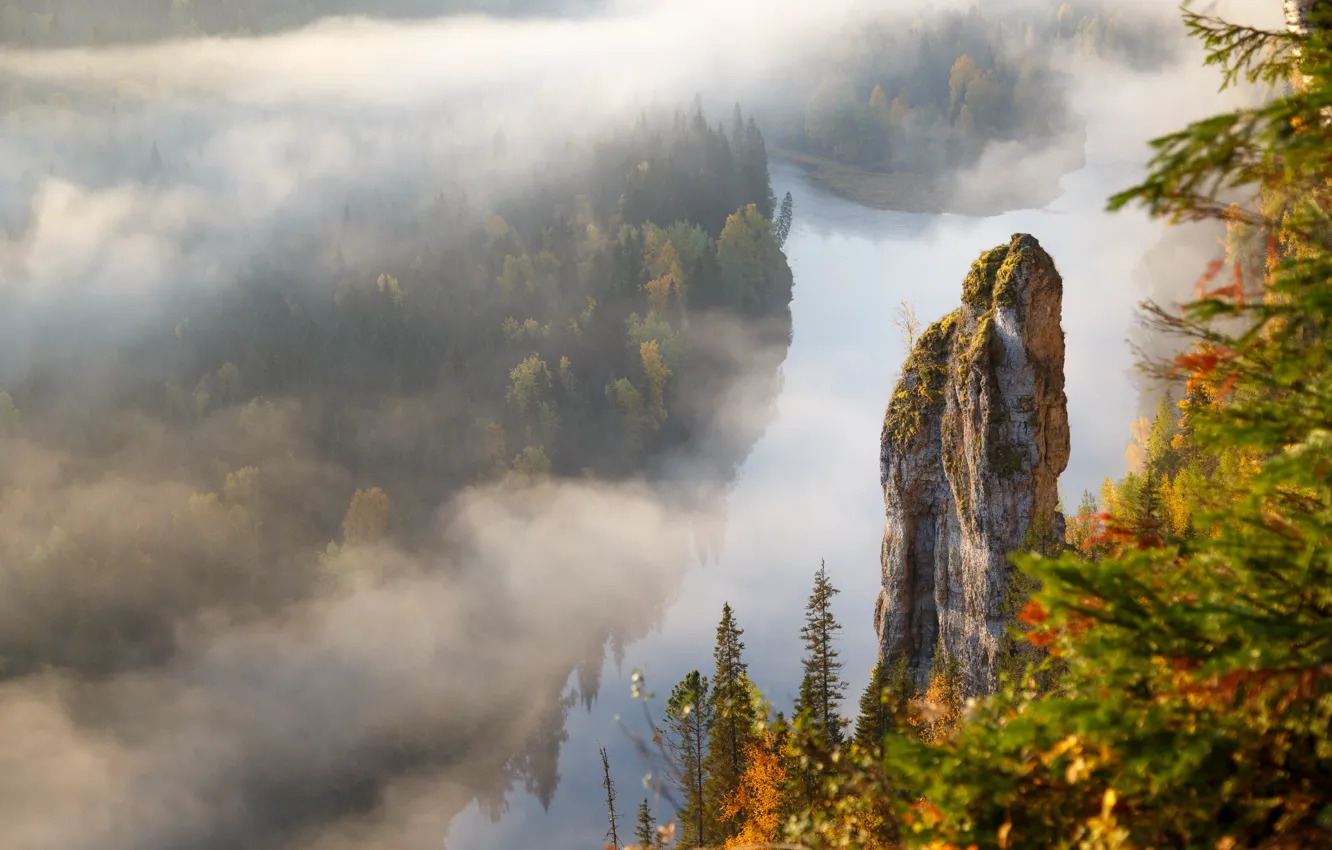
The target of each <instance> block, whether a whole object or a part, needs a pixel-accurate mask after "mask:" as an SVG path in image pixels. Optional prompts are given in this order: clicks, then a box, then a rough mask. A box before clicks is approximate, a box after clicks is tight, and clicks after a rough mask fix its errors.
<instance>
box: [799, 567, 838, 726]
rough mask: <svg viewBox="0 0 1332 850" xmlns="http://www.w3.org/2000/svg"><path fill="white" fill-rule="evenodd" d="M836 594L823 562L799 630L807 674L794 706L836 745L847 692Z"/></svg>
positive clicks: (817, 573) (816, 576)
mask: <svg viewBox="0 0 1332 850" xmlns="http://www.w3.org/2000/svg"><path fill="white" fill-rule="evenodd" d="M837 593H838V590H837V588H835V587H833V586H832V582H830V581H828V567H827V564H825V563H822V562H820V563H819V569H818V572H816V573H815V574H814V590H813V591H812V592H811V593H810V596H809V602H808V603H806V604H805V625H804V627H802V628H801V629H800V636H801V637H802V638H803V639H804V641H805V658H804V667H805V677H804V679H803V680H802V681H801V683H800V696H799V697H798V698H797V699H796V706H795V708H796V714H797V715H802V714H803V715H806V716H807V717H808V719H809V723H810V726H811V731H814V732H815V733H816V734H821V735H823V736H824V737H826V738H827V740H828V742H829V743H830V744H832V745H834V746H835V745H837V744H840V743H842V738H843V724H844V721H843V720H842V717H841V715H839V714H838V713H837V709H838V706H839V704H840V703H841V701H842V697H843V695H844V693H845V691H846V683H845V682H843V681H842V662H841V661H839V660H838V652H837V648H836V647H834V646H833V641H834V640H835V639H836V637H837V633H838V632H840V631H841V630H842V627H841V625H840V624H839V623H838V622H837V618H836V617H834V616H833V613H832V598H833V597H834V596H836V595H837Z"/></svg>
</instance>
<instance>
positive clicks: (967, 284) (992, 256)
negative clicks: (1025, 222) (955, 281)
mask: <svg viewBox="0 0 1332 850" xmlns="http://www.w3.org/2000/svg"><path fill="white" fill-rule="evenodd" d="M1007 257H1008V246H1007V245H1000V246H998V247H997V248H991V249H990V250H988V251H986V252H985V253H984V254H981V255H980V257H979V258H978V259H977V260H976V262H974V263H972V264H971V271H969V272H967V277H966V279H965V280H963V281H962V303H963V304H967V305H970V306H972V307H975V308H976V309H978V310H984V309H985V308H986V307H987V306H989V304H990V301H991V298H992V297H993V294H994V282H995V278H996V277H997V276H998V274H999V269H1000V268H1001V267H1002V265H1003V262H1004V260H1005V259H1007Z"/></svg>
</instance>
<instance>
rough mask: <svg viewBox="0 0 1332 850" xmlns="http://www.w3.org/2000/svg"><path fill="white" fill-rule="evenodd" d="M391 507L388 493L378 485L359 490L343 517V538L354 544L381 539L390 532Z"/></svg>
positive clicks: (353, 496)
mask: <svg viewBox="0 0 1332 850" xmlns="http://www.w3.org/2000/svg"><path fill="white" fill-rule="evenodd" d="M391 507H392V505H391V503H390V502H389V497H388V494H387V493H385V492H384V491H383V490H381V489H379V488H378V487H371V488H370V489H369V490H357V491H356V492H355V493H354V494H353V495H352V498H351V504H349V505H348V506H347V514H346V516H344V517H343V518H342V538H343V540H345V541H346V542H347V543H349V544H352V545H356V544H365V543H374V542H376V541H378V540H380V539H381V538H382V537H383V536H384V535H385V534H386V533H387V532H388V524H389V511H390V509H391Z"/></svg>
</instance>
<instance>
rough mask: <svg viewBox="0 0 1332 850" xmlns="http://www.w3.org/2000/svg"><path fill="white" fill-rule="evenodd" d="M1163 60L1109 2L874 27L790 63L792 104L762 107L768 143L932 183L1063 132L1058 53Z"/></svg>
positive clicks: (1147, 24) (1145, 25)
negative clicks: (1000, 150) (1013, 146)
mask: <svg viewBox="0 0 1332 850" xmlns="http://www.w3.org/2000/svg"><path fill="white" fill-rule="evenodd" d="M1172 52H1173V50H1172V43H1171V41H1170V39H1169V37H1168V35H1167V33H1166V31H1165V30H1163V29H1162V28H1161V27H1160V26H1159V25H1158V23H1156V22H1154V21H1151V20H1149V19H1146V18H1143V17H1141V16H1140V15H1139V14H1138V13H1137V12H1135V10H1133V9H1131V8H1124V7H1121V6H1117V5H1116V4H1105V3H1093V2H1075V3H1069V2H1052V3H1049V4H1037V5H1036V6H1034V7H1023V8H1020V9H1004V10H1000V11H989V10H987V9H986V8H982V6H980V5H973V6H972V7H971V8H970V9H969V10H968V11H966V12H955V11H945V12H942V13H940V14H938V15H934V16H931V17H928V18H920V19H918V20H916V21H914V22H909V23H908V22H904V21H903V20H900V19H898V18H884V19H882V20H877V21H871V22H870V23H868V24H865V25H860V26H857V27H855V28H854V29H848V30H847V31H846V32H844V33H842V35H841V37H840V38H839V39H838V41H837V43H836V44H835V45H833V46H832V47H830V49H828V50H827V51H824V52H820V53H818V54H816V55H815V56H814V57H811V58H809V59H807V60H806V61H805V62H804V63H803V64H799V65H798V68H799V70H798V72H793V74H792V77H793V78H794V79H793V82H792V84H791V85H790V87H789V91H791V92H792V93H793V94H798V95H799V96H800V97H802V98H803V100H802V101H801V102H799V103H787V104H781V105H778V104H774V105H772V107H771V109H772V112H773V117H772V119H771V120H772V123H773V127H772V135H773V137H774V140H775V143H776V144H777V145H779V146H780V147H781V148H782V149H784V150H788V151H792V152H795V153H798V154H800V153H803V154H811V155H815V156H819V157H825V158H828V159H831V160H833V161H835V162H838V163H842V164H845V165H849V166H854V167H857V168H860V169H864V170H867V171H872V172H889V173H903V174H910V175H916V176H921V177H936V178H937V177H939V176H941V175H945V174H948V173H950V172H952V171H955V170H957V169H960V168H965V167H968V166H971V165H973V164H975V163H976V161H977V160H978V159H979V158H980V156H981V154H982V153H983V152H984V150H985V148H986V146H987V145H989V144H991V143H995V142H1020V143H1021V144H1023V145H1025V146H1029V147H1035V148H1039V147H1044V146H1047V145H1051V144H1054V143H1056V142H1057V141H1059V140H1060V139H1062V137H1064V136H1065V135H1066V134H1068V133H1070V132H1073V131H1075V130H1076V128H1077V125H1078V119H1077V118H1076V116H1075V115H1074V113H1073V112H1072V111H1071V109H1070V104H1069V98H1068V92H1067V89H1068V86H1069V80H1068V75H1067V73H1066V71H1064V70H1061V60H1062V59H1066V58H1067V56H1069V55H1072V56H1077V57H1098V58H1104V59H1106V60H1109V61H1112V62H1116V63H1120V64H1123V65H1125V66H1127V67H1142V68H1152V67H1160V66H1161V65H1162V64H1163V63H1164V62H1165V61H1167V60H1168V59H1170V58H1171V56H1172Z"/></svg>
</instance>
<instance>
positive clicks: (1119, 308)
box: [447, 148, 1160, 848]
mask: <svg viewBox="0 0 1332 850" xmlns="http://www.w3.org/2000/svg"><path fill="white" fill-rule="evenodd" d="M1117 154H1118V152H1117V151H1116V150H1115V149H1113V148H1110V149H1105V150H1102V151H1096V150H1095V149H1090V150H1089V165H1088V166H1087V167H1085V168H1083V169H1082V170H1080V171H1078V172H1075V173H1073V174H1070V175H1068V176H1066V177H1065V178H1064V180H1063V195H1062V197H1061V198H1060V199H1059V200H1058V201H1056V202H1055V203H1053V204H1052V205H1051V206H1050V207H1048V208H1046V209H1043V210H1023V211H1017V212H1012V213H1008V214H1004V215H999V216H994V217H989V218H969V217H963V216H955V215H918V214H909V213H900V212H890V211H880V210H872V209H867V208H864V207H861V206H859V205H856V204H854V203H851V202H849V201H845V200H842V199H840V198H837V197H833V196H831V195H829V194H827V193H826V192H824V191H822V190H820V189H818V188H816V187H814V186H812V185H811V184H810V183H809V182H808V181H807V180H806V179H805V178H804V176H803V174H802V173H801V172H800V171H799V170H798V168H796V167H795V166H792V165H789V164H786V163H782V162H775V163H774V165H773V183H774V188H775V190H776V193H777V196H778V197H781V196H782V195H783V193H785V192H787V191H790V192H791V194H792V196H793V197H794V200H795V213H796V214H795V225H794V227H793V229H792V231H791V235H790V237H789V239H788V241H787V243H786V252H787V255H788V257H789V258H790V263H791V266H792V269H793V270H794V273H795V280H796V287H795V297H794V301H793V303H792V313H793V319H794V339H793V342H792V345H791V348H790V351H789V354H788V357H787V360H786V362H785V365H784V367H783V371H784V376H785V380H784V385H783V389H782V392H781V395H780V397H779V399H778V405H777V406H778V409H777V413H776V416H775V419H774V421H773V422H772V423H771V424H770V426H769V427H768V429H767V431H766V432H765V434H764V436H763V437H762V439H761V440H760V441H759V442H758V444H757V445H756V446H755V448H754V450H753V452H752V454H751V455H750V456H749V458H748V460H747V461H746V463H745V465H744V466H743V467H742V470H741V473H740V477H739V481H738V483H737V485H736V487H735V489H734V491H733V493H732V495H731V498H730V501H729V508H728V511H727V513H728V517H727V523H726V531H725V539H724V544H723V546H722V550H721V552H720V556H719V557H718V558H717V559H716V561H715V562H713V563H708V564H706V565H698V566H696V567H695V568H694V569H692V570H690V572H689V573H688V575H687V577H686V578H685V580H684V583H683V586H682V587H681V590H680V593H679V596H678V598H677V599H676V600H675V601H674V602H673V603H672V604H671V605H670V607H669V609H668V611H667V613H666V615H665V618H664V621H663V623H662V625H661V628H660V629H659V630H657V631H654V632H653V633H652V634H651V635H649V636H648V637H647V638H646V639H644V640H642V641H640V642H638V643H636V644H634V645H632V646H630V647H629V648H628V649H627V652H626V654H625V658H624V661H623V663H622V664H621V665H616V663H615V662H614V660H613V659H609V658H608V660H607V661H606V664H605V669H604V670H603V676H602V684H601V690H600V696H599V697H598V699H597V701H596V702H595V703H594V704H593V705H592V706H591V708H590V709H588V710H586V711H585V710H583V708H582V707H581V706H580V707H577V708H575V709H574V710H573V711H572V712H571V714H570V716H569V719H568V724H567V732H568V741H567V742H566V743H565V745H564V747H563V750H562V752H561V756H560V763H559V764H560V785H559V791H558V793H557V794H556V796H555V799H554V801H553V802H552V804H551V805H550V808H549V810H543V809H542V807H541V805H540V804H539V803H538V802H537V801H536V800H535V799H534V798H532V797H530V796H527V795H524V794H522V793H521V791H519V790H515V791H514V792H513V793H512V794H511V795H510V800H509V803H510V809H509V812H508V814H507V815H505V816H504V817H502V818H501V819H500V820H499V822H498V823H492V822H490V821H489V820H488V819H487V818H486V817H485V816H484V815H482V814H481V813H480V812H479V811H478V810H477V809H476V807H475V806H472V807H469V808H468V809H467V810H466V811H465V812H463V814H462V815H460V816H459V817H458V818H456V819H455V820H454V822H453V824H452V826H451V828H450V830H449V835H448V836H447V843H448V846H449V847H450V848H490V847H495V848H499V847H505V848H518V847H543V848H544V847H551V848H565V847H567V848H578V847H582V848H590V847H599V846H601V845H600V844H599V843H598V840H599V838H600V836H601V834H602V832H603V831H604V830H605V829H606V816H605V802H604V799H605V796H604V791H603V790H602V789H601V787H600V784H601V764H600V761H599V758H598V754H597V751H598V746H599V745H605V746H606V747H607V749H608V751H609V753H610V760H611V767H612V775H613V778H614V780H615V783H616V786H617V793H618V797H619V804H618V807H619V810H620V815H621V817H620V820H621V833H620V834H621V840H622V842H627V841H628V840H629V839H630V838H631V835H632V822H633V818H634V815H635V812H636V811H637V807H638V803H639V801H641V800H642V799H643V797H644V796H648V795H649V792H647V791H645V790H644V788H643V782H642V780H643V777H644V775H645V773H647V772H648V771H649V769H650V768H649V767H648V766H646V765H644V764H643V763H642V762H641V761H640V760H639V758H638V757H637V755H636V754H635V752H634V750H633V748H632V746H631V742H630V740H629V737H628V734H627V733H626V731H625V728H627V729H628V730H630V731H633V732H638V733H641V732H643V731H645V730H646V724H645V722H644V720H643V718H642V709H641V706H639V705H638V704H637V703H636V702H635V701H634V700H633V699H632V698H631V675H632V674H633V672H634V671H635V670H641V671H642V672H643V673H644V674H645V675H646V679H647V683H648V688H649V690H650V691H652V692H655V694H656V699H655V700H653V701H652V706H653V708H654V709H656V710H657V711H659V710H660V708H661V706H662V704H663V703H664V701H665V696H666V694H668V693H669V691H670V688H671V686H672V684H673V683H675V682H676V681H678V680H679V679H680V678H681V677H682V676H683V675H684V674H685V673H686V672H688V671H689V670H690V669H693V668H698V669H701V670H703V671H704V672H709V671H710V670H711V665H712V654H711V653H712V645H713V641H714V634H715V629H716V623H717V620H718V617H719V615H720V611H721V607H722V604H723V602H728V601H729V602H730V603H731V605H732V606H733V607H734V608H735V611H736V615H737V618H738V620H739V623H740V625H741V627H742V628H743V629H744V631H745V635H744V640H745V643H746V646H747V649H746V658H747V661H748V663H749V669H750V675H751V677H752V678H753V679H754V680H755V681H756V682H757V683H758V685H759V686H760V688H761V689H762V690H763V691H764V693H765V695H766V696H767V697H768V698H769V699H770V700H771V701H772V702H773V704H774V706H775V708H777V709H783V710H788V711H789V708H790V705H791V703H792V701H793V699H794V696H795V693H796V689H797V687H798V685H799V680H800V653H801V645H800V636H799V631H800V626H801V617H802V610H803V606H804V603H805V600H806V598H807V596H808V593H809V590H810V585H811V582H812V574H813V572H814V570H815V569H816V568H817V567H818V565H819V563H820V560H821V559H822V560H826V562H827V566H828V571H829V574H830V577H831V579H832V581H833V583H834V584H835V585H836V586H837V587H838V588H839V589H840V591H841V593H840V595H839V596H837V597H836V600H835V610H836V614H837V616H838V618H839V620H840V622H841V623H842V625H843V627H844V631H843V632H842V638H841V642H840V651H841V654H842V660H843V662H844V663H845V671H844V672H845V675H846V677H847V679H848V680H849V682H850V687H849V689H848V698H847V705H845V706H844V711H845V712H846V713H848V714H851V715H853V714H854V710H855V701H856V699H857V697H858V695H859V692H860V690H861V688H863V686H864V682H865V680H866V677H867V675H868V672H869V670H870V667H871V665H872V664H873V656H874V650H875V640H874V634H873V623H872V612H873V608H874V599H875V595H876V593H877V590H878V581H879V560H878V559H879V544H880V537H881V534H882V528H883V519H884V517H883V500H882V492H881V490H880V488H879V480H878V475H879V461H878V458H879V429H880V425H881V422H882V417H883V409H884V406H885V404H886V402H887V399H888V395H889V392H890V390H891V387H892V384H893V383H894V381H895V380H896V378H897V370H898V367H899V365H900V363H901V361H902V359H903V356H904V353H905V351H904V345H903V342H904V341H903V336H902V333H901V331H899V329H898V328H896V327H895V326H894V325H893V323H892V321H891V319H892V316H893V313H894V310H895V308H896V307H897V305H898V303H899V302H900V301H903V300H907V301H910V302H913V303H914V305H915V307H916V310H917V313H918V314H919V316H920V318H921V319H922V320H923V321H924V322H926V323H928V322H929V321H933V320H934V319H936V318H938V317H939V316H942V315H943V314H945V313H946V312H948V311H949V310H951V309H953V308H954V307H955V306H956V305H957V304H958V302H959V298H960V293H961V283H962V279H963V277H964V275H965V274H966V271H967V269H968V267H969V266H970V264H971V262H972V261H973V260H974V259H975V258H976V256H977V255H978V254H979V253H980V252H981V251H983V250H985V249H987V248H990V247H993V246H995V245H998V244H1000V243H1003V242H1007V241H1008V239H1009V237H1010V236H1011V235H1012V234H1013V233H1017V232H1026V233H1031V234H1033V235H1035V236H1036V237H1037V238H1038V239H1039V240H1040V242H1041V244H1042V245H1043V246H1044V247H1045V249H1046V250H1047V251H1049V253H1050V254H1051V255H1052V256H1053V257H1054V259H1055V262H1056V265H1057V266H1058V268H1059V270H1060V272H1061V274H1062V276H1063V279H1064V287H1065V290H1064V314H1063V327H1064V330H1065V335H1066V340H1067V364H1066V374H1067V394H1068V402H1069V419H1070V429H1071V432H1072V457H1071V460H1070V462H1069V466H1068V469H1067V470H1066V471H1065V473H1064V475H1063V477H1062V479H1061V482H1060V492H1061V495H1062V499H1063V503H1064V505H1065V506H1066V508H1067V509H1069V510H1070V511H1071V510H1072V509H1073V508H1074V507H1075V506H1076V505H1077V503H1078V501H1079V499H1080V497H1081V494H1082V492H1083V490H1084V489H1090V490H1092V491H1096V490H1097V489H1098V488H1099V486H1100V482H1101V480H1102V478H1103V477H1104V476H1106V475H1116V476H1118V475H1119V474H1122V470H1123V467H1124V459H1123V456H1124V449H1125V446H1126V438H1127V435H1128V434H1129V428H1130V424H1131V423H1132V421H1133V420H1134V419H1135V418H1136V416H1137V390H1136V388H1135V386H1134V384H1133V383H1132V382H1131V380H1130V371H1131V369H1132V355H1131V352H1130V349H1129V346H1128V345H1127V344H1126V343H1125V336H1126V333H1127V330H1128V328H1129V326H1130V324H1131V322H1132V321H1133V311H1134V306H1135V304H1136V303H1137V302H1138V301H1139V300H1141V298H1142V297H1143V296H1142V293H1141V290H1140V289H1139V286H1138V285H1137V284H1136V283H1135V282H1134V277H1135V276H1134V266H1135V265H1136V264H1137V263H1138V261H1139V259H1140V258H1141V257H1142V255H1143V252H1144V251H1146V250H1147V249H1148V248H1149V247H1150V246H1151V245H1152V244H1153V243H1154V242H1155V241H1156V239H1157V238H1158V237H1159V233H1160V229H1159V226H1156V225H1152V224H1151V223H1150V222H1148V221H1146V219H1145V218H1144V217H1143V216H1141V215H1139V214H1134V213H1119V214H1113V215H1112V214H1108V213H1106V212H1105V211H1104V208H1105V198H1106V197H1107V195H1108V194H1109V193H1110V192H1111V191H1113V190H1114V189H1117V188H1120V187H1123V186H1125V185H1128V181H1129V180H1130V179H1131V178H1132V177H1133V176H1134V175H1135V174H1136V173H1139V172H1138V171H1137V169H1139V168H1140V167H1141V165H1140V163H1131V162H1123V161H1122V160H1121V158H1120V157H1119V156H1118V155H1117ZM620 717H622V718H623V723H624V728H622V727H621V726H620V725H619V723H618V722H617V718H620ZM662 807H663V808H665V804H664V803H663V804H662ZM667 816H669V814H668V813H667Z"/></svg>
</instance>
